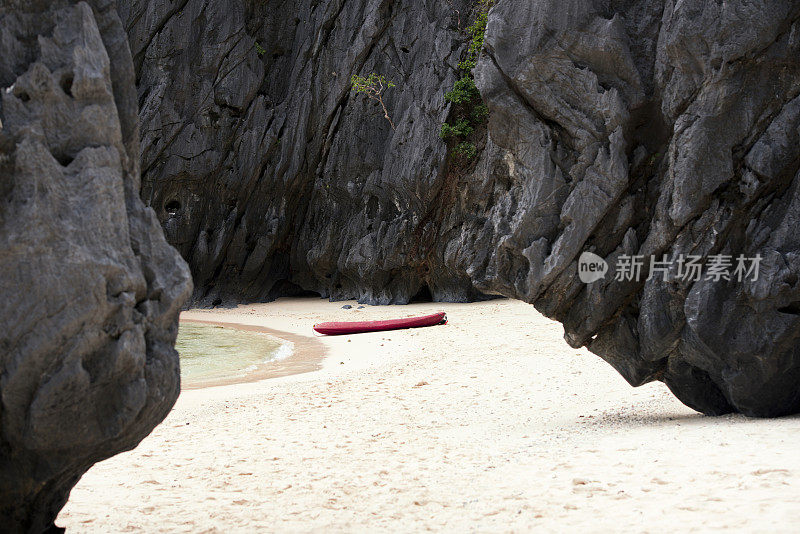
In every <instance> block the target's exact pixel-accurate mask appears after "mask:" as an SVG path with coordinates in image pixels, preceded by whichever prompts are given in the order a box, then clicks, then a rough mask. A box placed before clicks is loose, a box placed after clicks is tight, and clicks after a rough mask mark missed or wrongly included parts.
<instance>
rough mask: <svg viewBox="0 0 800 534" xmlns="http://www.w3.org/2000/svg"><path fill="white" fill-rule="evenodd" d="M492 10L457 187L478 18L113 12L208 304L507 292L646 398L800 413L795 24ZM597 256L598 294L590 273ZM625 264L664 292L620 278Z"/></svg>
mask: <svg viewBox="0 0 800 534" xmlns="http://www.w3.org/2000/svg"><path fill="white" fill-rule="evenodd" d="M496 4H497V5H496V6H495V7H494V8H493V9H492V10H491V12H490V15H489V24H488V30H487V34H486V47H485V48H486V52H485V54H484V56H483V57H482V59H481V60H480V62H479V65H478V67H477V68H476V69H475V76H476V79H477V82H478V86H479V89H480V90H481V93H482V96H483V98H484V101H485V102H486V103H487V104H488V106H489V108H490V120H489V125H488V135H487V136H486V138H485V140H484V142H483V143H482V146H480V147H479V148H482V150H481V155H480V157H479V159H478V161H477V162H476V163H475V164H474V165H473V167H472V168H471V169H470V170H469V172H458V173H454V172H452V168H451V165H450V163H451V160H450V159H449V156H448V154H447V149H446V146H445V144H444V143H443V142H442V141H441V140H440V139H439V138H438V135H437V134H438V131H439V128H440V126H441V124H442V123H443V122H444V120H445V119H446V118H447V117H448V114H449V113H450V109H449V107H448V105H447V103H446V102H445V101H444V99H443V95H444V93H445V91H447V90H448V89H449V88H450V87H452V84H453V81H454V80H455V79H456V73H457V64H458V61H459V59H461V58H462V57H463V50H464V47H465V45H466V41H467V38H466V36H465V35H464V33H463V32H461V31H459V29H460V28H459V26H460V27H462V28H463V26H464V24H465V22H466V19H467V13H468V12H469V7H468V3H467V2H457V1H455V0H454V1H453V2H441V1H424V0H420V1H419V2H396V1H392V0H335V1H334V0H328V1H322V2H319V1H312V0H295V1H292V2H282V3H278V2H270V3H265V2H252V1H244V0H233V1H230V2H228V1H226V2H221V1H215V0H203V1H201V0H185V1H183V2H178V3H168V2H164V1H158V0H141V1H134V2H119V6H120V13H121V16H122V18H123V20H124V23H125V26H126V29H127V31H128V34H129V36H130V41H131V48H132V51H133V54H134V62H135V66H136V71H137V83H138V93H139V103H140V106H141V111H140V118H141V122H142V125H143V127H142V128H143V130H142V139H143V169H144V170H143V191H142V194H143V198H144V200H145V202H146V203H148V204H150V205H151V206H153V208H154V209H155V210H156V212H157V214H158V217H159V219H160V221H161V223H162V225H163V226H164V229H165V232H166V235H167V237H168V240H169V241H170V242H171V243H173V244H174V245H175V246H176V247H178V248H179V250H180V251H181V253H182V255H183V256H184V257H185V258H186V259H187V260H188V261H189V263H190V265H191V268H192V271H193V275H194V278H195V282H196V285H195V287H196V290H195V293H194V296H193V299H194V301H195V302H199V303H201V304H209V305H211V304H218V303H221V302H226V301H242V300H263V299H270V298H273V297H276V296H279V295H284V294H291V293H293V292H299V291H302V290H308V291H314V292H317V293H319V294H321V295H323V296H327V297H331V298H333V299H344V298H358V299H359V300H360V301H363V302H370V303H382V304H388V303H404V302H408V301H409V300H410V299H411V298H413V297H414V295H416V294H418V293H423V294H425V293H430V295H431V296H432V297H433V298H434V299H436V300H470V299H475V298H481V296H482V295H484V294H499V295H506V296H509V297H514V298H519V299H523V300H525V301H527V302H531V303H533V304H535V305H536V307H537V308H538V309H539V310H540V311H542V312H543V313H545V314H546V315H548V316H550V317H553V318H556V319H558V320H559V321H561V322H562V323H564V327H565V331H566V338H567V341H568V342H569V343H570V344H572V345H573V346H576V347H578V346H584V345H585V346H588V347H589V348H590V350H592V351H593V352H595V353H597V354H599V355H600V356H601V357H603V358H604V359H606V360H607V361H608V362H609V363H611V364H612V365H613V366H614V367H615V368H616V369H617V370H618V371H619V372H620V373H621V374H622V375H623V376H625V377H626V379H628V381H629V382H630V383H631V384H634V385H638V384H643V383H645V382H648V381H651V380H662V381H664V382H665V383H666V384H667V385H668V386H669V387H670V388H671V389H672V391H673V392H675V394H676V395H677V396H678V397H679V398H680V399H681V400H682V401H683V402H685V403H687V404H688V405H690V406H692V407H693V408H696V409H698V410H700V411H703V412H705V413H710V414H715V413H724V412H728V411H741V412H744V413H747V414H752V415H780V414H784V413H794V412H797V411H800V381H799V380H798V379H800V353H799V351H800V343H798V336H800V286H799V285H798V279H799V278H798V269H800V264H798V261H800V260H798V251H800V247H799V246H798V245H800V243H799V242H798V237H797V236H796V235H795V234H794V233H793V231H792V228H793V225H794V224H795V223H796V222H797V220H798V218H800V204H799V203H800V199H799V198H798V195H800V192H798V187H800V186H799V185H798V166H799V165H800V156H799V155H800V149H798V140H799V136H800V134H798V125H799V124H800V100H798V95H799V94H800V72H799V71H800V62H798V61H797V57H798V52H799V50H798V46H800V45H799V44H798V43H800V27H798V15H799V14H800V13H799V12H800V6H798V5H797V3H796V2H792V1H789V0H785V1H770V2H766V1H761V2H752V1H744V0H734V1H727V2H722V3H719V2H673V1H666V0H619V1H600V0H592V1H583V0H581V1H578V0H567V1H561V0H559V1H555V0H539V1H537V2H529V1H523V0H500V1H498V2H497V3H496ZM187 42H191V43H192V46H186V43H187ZM370 72H376V73H379V74H383V75H385V76H387V77H388V78H389V79H391V80H393V81H394V82H396V83H397V87H396V88H395V89H393V90H391V91H388V92H387V107H388V110H389V113H390V115H391V117H392V118H393V122H394V123H395V124H396V126H397V129H396V130H393V129H392V127H391V126H390V125H389V123H388V121H386V120H385V119H384V118H383V116H382V115H383V114H382V113H381V112H380V110H379V109H378V108H376V106H375V105H373V103H372V102H371V101H369V100H366V99H364V98H362V97H356V96H354V95H352V94H351V93H350V91H349V78H350V76H351V75H352V74H360V75H366V74H368V73H370ZM484 145H485V146H484ZM584 252H592V253H594V254H596V255H597V256H599V257H601V258H604V259H605V261H607V263H608V265H609V266H610V270H609V275H607V276H606V278H604V279H603V280H602V281H597V282H594V283H592V284H588V285H587V284H584V283H582V282H581V281H580V280H579V278H578V276H577V267H576V266H577V260H578V258H579V256H580V255H581V254H582V253H584ZM689 255H691V256H698V257H699V263H700V264H703V265H706V266H707V265H708V263H709V262H710V261H711V259H712V258H713V257H714V256H730V257H732V258H734V259H735V258H737V257H738V256H739V255H743V256H745V257H747V258H753V257H756V256H760V257H761V258H762V261H761V263H760V269H759V277H758V279H757V280H752V279H748V278H745V279H742V280H738V279H737V278H736V277H734V278H733V279H732V280H719V281H714V280H706V279H704V278H703V279H700V280H685V279H676V276H675V275H676V274H677V272H676V266H677V262H678V261H679V260H680V258H681V257H682V256H689ZM628 256H642V257H644V258H646V259H647V260H646V261H645V264H644V266H643V272H644V276H642V277H641V278H640V279H639V280H619V281H618V280H616V278H615V276H614V267H615V266H616V265H617V264H618V263H620V262H621V261H623V260H624V258H625V257H628ZM651 256H652V257H654V258H657V259H659V260H663V259H664V256H666V259H667V261H670V260H672V261H673V270H672V272H671V273H670V275H669V277H668V279H667V280H666V281H665V280H664V279H663V277H661V276H657V277H653V278H651V279H649V280H647V279H646V278H648V276H647V275H648V269H649V266H650V261H649V259H650V257H651ZM706 272H707V271H706Z"/></svg>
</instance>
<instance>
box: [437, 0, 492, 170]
mask: <svg viewBox="0 0 800 534" xmlns="http://www.w3.org/2000/svg"><path fill="white" fill-rule="evenodd" d="M493 4H494V0H480V1H479V2H477V3H476V4H475V6H474V7H473V9H474V10H476V11H477V14H476V16H475V20H474V21H473V22H472V24H470V25H469V26H468V27H467V28H466V30H465V32H466V34H467V36H468V37H469V47H468V48H467V54H466V57H465V58H464V60H463V61H461V62H460V63H459V64H458V68H459V70H460V71H461V78H459V79H458V80H456V82H455V83H454V84H453V88H452V89H451V90H450V91H448V92H447V93H445V95H444V99H445V100H446V101H448V102H450V103H451V104H453V109H452V111H451V113H450V117H451V119H450V121H451V122H445V123H444V124H443V125H442V129H441V131H440V132H439V136H440V137H441V138H442V139H444V140H445V141H447V142H448V146H449V148H450V151H451V154H452V155H453V156H454V157H455V158H457V159H459V160H461V161H462V162H468V161H470V160H472V159H473V158H475V157H476V156H477V154H478V150H477V147H476V146H475V143H474V142H473V140H471V139H470V136H472V135H473V134H474V133H475V129H476V128H477V127H479V126H483V125H485V124H486V119H487V117H488V116H489V109H488V108H487V107H486V104H484V103H483V101H482V100H481V95H480V92H479V91H478V88H477V87H475V79H474V78H473V75H472V69H474V68H475V66H476V65H477V64H478V56H479V55H480V53H481V49H482V48H483V37H484V34H485V33H486V22H487V20H488V12H489V8H490V7H492V5H493Z"/></svg>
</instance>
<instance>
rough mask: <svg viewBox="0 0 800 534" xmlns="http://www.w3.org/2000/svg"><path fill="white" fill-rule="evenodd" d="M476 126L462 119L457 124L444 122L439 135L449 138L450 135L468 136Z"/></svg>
mask: <svg viewBox="0 0 800 534" xmlns="http://www.w3.org/2000/svg"><path fill="white" fill-rule="evenodd" d="M473 130H474V128H473V127H472V126H470V124H469V121H468V120H466V119H462V120H460V121H458V122H457V123H455V124H448V123H444V124H442V130H441V131H440V132H439V137H441V138H442V139H448V138H450V137H467V136H468V135H469V134H471V133H472V131H473Z"/></svg>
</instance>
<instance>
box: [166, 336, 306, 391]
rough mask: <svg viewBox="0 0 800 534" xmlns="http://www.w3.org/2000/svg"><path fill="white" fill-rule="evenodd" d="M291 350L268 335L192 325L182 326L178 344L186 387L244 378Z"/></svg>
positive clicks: (182, 375) (183, 380)
mask: <svg viewBox="0 0 800 534" xmlns="http://www.w3.org/2000/svg"><path fill="white" fill-rule="evenodd" d="M289 347H290V345H288V344H285V343H283V342H281V341H280V340H278V339H276V338H274V337H272V336H269V335H267V334H262V333H258V332H249V331H245V330H237V329H235V328H225V327H221V326H216V325H208V324H199V323H189V322H181V323H180V327H179V328H178V340H177V342H176V343H175V348H176V349H177V350H178V354H179V355H180V358H181V381H182V382H183V384H184V385H185V386H193V385H200V384H203V383H210V382H216V381H228V380H235V379H239V378H244V377H245V376H247V374H248V373H251V372H253V371H255V370H256V369H258V367H259V366H260V365H263V364H264V363H267V362H269V361H270V360H274V359H277V358H281V357H283V356H287V355H288V351H289V350H290V349H289Z"/></svg>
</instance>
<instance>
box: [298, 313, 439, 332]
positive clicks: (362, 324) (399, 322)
mask: <svg viewBox="0 0 800 534" xmlns="http://www.w3.org/2000/svg"><path fill="white" fill-rule="evenodd" d="M445 323H447V315H445V313H444V312H439V313H434V314H433V315H425V316H422V317H407V318H405V319H390V320H388V321H352V322H337V323H319V324H315V325H314V330H316V331H317V332H319V333H320V334H327V335H329V336H338V335H340V334H358V333H361V332H379V331H381V330H399V329H401V328H419V327H420V326H433V325H437V324H445Z"/></svg>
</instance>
